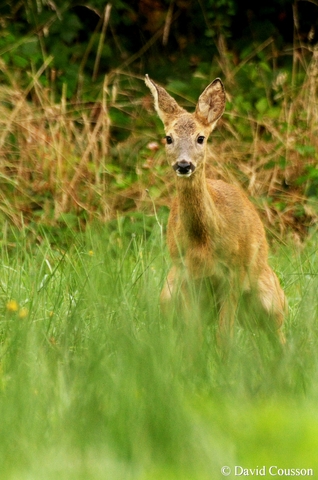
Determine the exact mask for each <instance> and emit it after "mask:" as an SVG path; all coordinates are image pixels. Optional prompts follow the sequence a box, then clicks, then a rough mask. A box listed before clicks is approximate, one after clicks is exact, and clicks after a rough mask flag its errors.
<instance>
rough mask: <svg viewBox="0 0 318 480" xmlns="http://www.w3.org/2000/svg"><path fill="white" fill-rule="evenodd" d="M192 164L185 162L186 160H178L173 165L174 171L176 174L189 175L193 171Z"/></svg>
mask: <svg viewBox="0 0 318 480" xmlns="http://www.w3.org/2000/svg"><path fill="white" fill-rule="evenodd" d="M194 168H195V167H194V165H193V164H192V163H191V162H187V161H186V160H181V161H180V162H176V163H175V164H174V166H173V169H174V170H175V172H177V174H178V175H189V173H192V172H193V171H194Z"/></svg>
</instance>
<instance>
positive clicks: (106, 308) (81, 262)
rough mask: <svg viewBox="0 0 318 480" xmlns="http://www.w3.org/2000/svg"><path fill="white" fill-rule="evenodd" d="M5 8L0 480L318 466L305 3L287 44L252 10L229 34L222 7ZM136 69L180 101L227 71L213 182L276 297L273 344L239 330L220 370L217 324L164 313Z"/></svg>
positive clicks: (153, 157) (317, 192)
mask: <svg viewBox="0 0 318 480" xmlns="http://www.w3.org/2000/svg"><path fill="white" fill-rule="evenodd" d="M9 3H10V2H9ZM9 3H8V2H7V4H6V13H5V15H3V16H2V28H3V34H1V38H0V56H1V61H0V77H1V82H0V83H1V84H0V186H1V188H0V246H1V249H0V418H1V421H0V480H2V479H3V480H43V479H45V480H56V479H59V480H81V479H83V480H105V479H107V480H108V479H110V480H208V479H209V480H210V479H212V480H220V479H222V478H226V477H228V478H236V477H244V478H245V477H247V476H259V477H263V478H272V477H283V476H306V477H308V476H309V477H310V476H317V475H318V456H317V451H318V409H317V400H318V324H317V318H318V296H317V291H318V255H317V251H318V240H317V219H318V208H317V198H318V173H317V172H318V169H317V151H318V141H317V139H318V135H317V132H318V107H317V106H318V92H317V80H318V50H317V46H316V45H315V43H313V39H314V37H315V35H316V33H315V30H314V29H311V30H308V32H307V34H306V35H307V36H306V35H305V33H304V31H305V30H304V27H303V26H302V22H301V18H302V17H301V16H300V17H299V18H300V21H299V18H298V16H297V8H299V11H301V8H302V6H303V5H307V4H310V2H300V1H299V2H297V1H295V2H293V15H294V21H293V22H292V23H291V24H290V27H291V31H292V30H293V28H294V34H293V35H294V39H293V43H292V45H291V44H287V43H284V40H283V37H280V35H278V33H279V31H278V33H277V32H276V34H275V30H271V29H268V25H269V24H268V22H263V17H262V19H261V20H262V21H260V22H259V23H258V22H257V20H258V18H257V15H255V17H254V20H255V21H254V20H253V18H252V16H251V15H250V13H248V16H249V18H248V19H247V20H248V21H247V24H246V25H247V26H251V27H253V28H252V30H251V33H250V37H249V36H248V32H247V30H246V29H245V33H246V35H245V36H244V35H242V34H241V24H240V22H239V21H237V18H241V17H236V13H237V14H240V15H243V16H244V15H245V12H243V9H241V8H240V6H239V5H238V3H237V4H236V2H232V1H225V2H219V3H220V8H217V9H216V8H215V2H212V0H211V1H209V2H169V7H168V3H167V2H154V3H155V7H156V8H153V6H152V3H151V2H150V3H151V8H149V11H148V13H147V10H144V13H143V14H141V13H142V11H140V10H139V5H140V6H141V7H143V6H145V5H146V6H147V4H148V3H149V2H129V5H128V2H127V5H126V2H112V5H110V4H108V3H107V5H105V2H102V1H101V0H100V1H99V0H98V1H96V0H95V2H90V4H91V3H92V4H94V5H95V7H94V8H92V7H91V6H90V5H82V6H79V5H77V4H76V5H75V7H74V5H73V2H67V3H65V2H61V8H60V9H59V8H56V7H55V3H56V4H58V2H44V0H40V1H38V2H32V1H30V2H19V4H18V5H17V7H16V8H15V7H14V8H13V7H12V9H11V6H10V5H9ZM150 3H149V5H150ZM280 3H284V4H285V3H286V4H287V3H288V2H280ZM62 4H63V5H62ZM137 4H138V5H137ZM205 4H206V5H207V8H208V7H209V8H208V10H207V12H208V13H209V15H210V16H208V15H206V14H205V10H204V8H203V7H204V5H205ZM311 4H312V5H314V4H313V3H312V2H311ZM222 5H223V7H224V5H225V7H228V8H229V12H228V11H227V9H225V10H224V11H223V10H222V8H223V7H222ZM255 5H256V4H255ZM287 6H288V8H289V5H287ZM287 6H286V12H287V14H288V15H289V14H290V10H288V9H287ZM73 7H74V8H73ZM78 7H80V8H78ZM128 7H129V8H128ZM137 7H138V8H137ZM192 7H193V8H194V10H191V8H192ZM221 7H222V8H221ZM234 7H235V8H234ZM251 8H252V7H251ZM262 8H263V10H261V11H262V12H263V13H264V15H265V13H266V11H268V12H271V10H270V8H268V5H267V3H264V5H263V7H262ZM273 8H274V12H275V16H276V17H277V21H278V23H277V25H278V27H280V26H281V20H284V18H285V17H284V16H282V15H281V14H284V12H285V10H284V9H282V10H280V9H278V8H277V5H276V4H275V6H274V7H273ZM282 8H283V6H282ZM290 8H291V6H290ZM313 8H314V7H313ZM81 9H82V13H81V15H79V13H80V12H79V10H81ZM167 9H168V10H167ZM173 9H175V14H174V15H173ZM233 9H234V10H233ZM9 10H10V11H11V13H10V11H9ZM201 10H202V11H201ZM232 10H233V11H232ZM256 10H258V6H257V8H256ZM8 12H9V13H8ZM193 12H194V13H193ZM195 12H197V13H196V14H195ZM231 12H232V13H231ZM235 12H236V13H235ZM248 12H250V10H249V11H248ZM158 14H159V16H158ZM94 15H95V16H96V18H95V16H94ZM264 15H263V16H264ZM288 15H287V16H286V19H287V20H286V21H288V18H289V17H288ZM86 17H87V18H86ZM97 17H98V18H97ZM139 17H140V18H139ZM145 17H147V18H148V21H147V23H145V22H144V19H145ZM214 17H215V18H216V20H218V21H217V22H215V18H214ZM311 17H312V15H309V13H308V18H309V20H310V21H311V20H312V19H311ZM138 18H139V23H138V22H137V23H136V21H137V20H138ZM273 18H274V17H273ZM306 18H307V17H306ZM178 19H179V20H180V22H179V20H178ZM189 19H191V21H190V20H189ZM226 19H227V20H229V19H232V20H231V22H233V24H232V25H233V28H227V27H226V25H231V24H228V23H227V22H226V21H224V20H226ZM86 20H87V22H86ZM158 22H159V23H158ZM250 22H252V23H250ZM308 22H309V21H308ZM108 24H109V25H108ZM185 25H188V26H189V29H190V30H191V32H192V35H185V34H184V26H185ZM238 25H239V27H240V32H239V33H238V36H239V37H238V39H239V42H238V41H237V39H236V37H235V35H234V33H235V32H233V35H234V36H233V39H232V37H231V36H232V30H233V29H234V27H235V28H237V26H238ZM261 25H263V27H262V28H261ZM306 25H307V23H306V24H305V27H306ZM308 25H309V27H308V28H310V25H311V23H310V22H309V23H308ZM308 25H307V26H308ZM222 26H223V27H222ZM88 27H89V28H88ZM278 27H277V28H278ZM300 27H302V29H300ZM149 28H150V30H149V31H148V29H149ZM222 28H223V29H224V30H222ZM306 28H307V27H306ZM219 29H220V30H219ZM267 30H268V31H267ZM169 31H170V40H169V38H168V37H169ZM271 31H273V32H274V33H273V34H271V33H270V32H271ZM258 33H260V37H258ZM126 35H127V38H126V37H125V36H126ZM264 35H265V37H264ZM263 37H264V38H263ZM164 42H166V44H165V43H164ZM169 42H170V43H169ZM227 42H228V43H227ZM139 43H140V47H138V44H139ZM147 72H148V73H149V75H150V76H151V77H152V78H153V79H154V80H155V81H157V82H158V83H161V84H162V85H164V86H165V88H166V89H167V91H168V92H169V93H171V95H173V96H174V97H175V98H176V99H177V100H178V102H179V103H180V105H182V106H184V107H185V108H187V109H189V110H191V109H192V110H193V108H194V106H195V103H196V100H197V98H198V95H199V94H200V93H201V92H202V90H203V89H204V88H205V87H206V85H208V83H210V81H211V80H213V79H214V78H215V77H217V76H219V77H221V78H222V80H224V83H225V87H226V91H227V106H226V111H225V115H224V117H223V118H222V121H220V123H219V125H218V127H217V130H216V131H215V132H214V133H213V138H212V141H211V143H212V145H213V148H211V150H210V152H209V157H208V164H209V174H211V175H213V176H214V177H216V178H221V179H224V180H226V181H229V182H231V183H236V184H239V185H241V186H242V188H243V189H244V190H245V191H246V193H247V194H248V195H249V197H250V198H251V200H252V201H253V202H254V203H255V204H256V206H257V208H258V211H259V212H260V215H261V218H262V220H263V222H264V225H265V227H266V231H267V234H268V238H269V242H270V264H271V266H272V267H273V269H274V270H275V272H276V273H277V275H278V277H279V279H280V282H281V284H282V286H283V288H284V290H285V292H286V295H287V298H288V302H289V315H288V317H287V318H286V323H285V333H286V338H287V345H286V348H285V350H284V352H282V353H281V352H277V351H275V350H274V349H273V346H272V345H271V344H270V343H269V341H268V339H267V338H266V336H265V335H264V334H263V333H262V332H257V331H256V332H250V331H247V330H244V329H242V328H241V327H240V326H239V325H237V326H236V330H235V340H234V344H233V347H232V349H231V352H230V354H229V358H228V359H227V361H224V360H222V359H221V358H220V355H219V352H218V351H217V349H216V343H215V324H216V322H215V318H213V314H211V319H210V320H211V321H210V322H209V323H206V322H205V319H204V321H203V320H202V319H201V318H200V317H198V316H197V315H196V313H194V314H193V324H190V325H189V324H188V325H187V326H185V325H184V322H183V319H182V318H180V317H179V316H178V315H172V316H171V318H164V317H163V316H162V314H161V312H160V308H159V295H160V291H161V288H162V285H163V282H164V279H165V276H166V274H167V272H168V270H169V266H170V260H169V255H168V252H167V248H166V245H165V227H166V223H167V217H168V207H169V204H170V203H171V198H172V196H173V195H174V192H175V187H174V178H173V176H172V175H171V169H170V168H169V167H168V166H167V162H166V159H165V154H164V145H163V141H162V140H163V129H162V125H161V122H160V120H159V119H158V118H157V117H156V115H155V113H154V109H153V101H152V98H151V96H150V94H149V92H148V91H147V89H146V87H145V85H144V75H145V73H147ZM207 316H208V315H207ZM199 331H200V334H198V332H199Z"/></svg>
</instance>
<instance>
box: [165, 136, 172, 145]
mask: <svg viewBox="0 0 318 480" xmlns="http://www.w3.org/2000/svg"><path fill="white" fill-rule="evenodd" d="M166 142H167V144H168V145H171V143H172V137H170V135H167V136H166Z"/></svg>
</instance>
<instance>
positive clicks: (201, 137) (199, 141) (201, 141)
mask: <svg viewBox="0 0 318 480" xmlns="http://www.w3.org/2000/svg"><path fill="white" fill-rule="evenodd" d="M204 138H205V137H204V136H203V135H200V136H199V137H198V138H197V142H198V143H199V144H200V145H202V143H203V142H204Z"/></svg>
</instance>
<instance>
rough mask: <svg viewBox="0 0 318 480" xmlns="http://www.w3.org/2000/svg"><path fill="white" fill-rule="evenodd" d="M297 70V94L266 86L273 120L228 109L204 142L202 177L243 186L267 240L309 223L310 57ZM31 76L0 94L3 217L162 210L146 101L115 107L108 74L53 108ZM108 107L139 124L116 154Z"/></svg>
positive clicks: (300, 231) (165, 196) (316, 144)
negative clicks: (208, 143)
mask: <svg viewBox="0 0 318 480" xmlns="http://www.w3.org/2000/svg"><path fill="white" fill-rule="evenodd" d="M306 72H307V73H306V76H305V80H304V81H303V83H302V85H301V87H300V88H298V89H295V88H293V86H291V85H287V83H286V79H284V78H277V81H276V84H275V85H273V89H274V90H275V92H274V93H275V95H276V100H277V103H278V104H279V106H280V112H279V115H278V116H277V115H276V117H275V118H274V119H273V118H270V117H266V115H264V116H263V117H262V118H261V119H260V118H254V117H253V115H252V114H251V115H249V116H248V117H246V118H243V117H242V115H241V114H240V113H239V112H238V111H237V110H236V108H235V103H233V105H234V106H232V109H231V110H230V111H227V114H226V115H225V117H224V120H223V121H222V123H221V125H220V126H219V127H218V129H217V131H216V132H215V134H214V135H213V139H212V143H213V148H211V154H210V160H209V164H210V168H211V173H210V174H211V175H214V176H218V177H219V178H223V179H225V180H227V181H230V182H234V183H239V184H241V185H243V188H245V190H246V191H247V192H248V193H249V194H250V196H251V197H253V198H254V199H255V202H256V203H257V205H258V207H259V209H260V211H261V213H262V215H263V220H264V221H265V222H266V224H267V226H268V227H269V228H270V229H271V230H272V231H273V233H275V235H279V236H285V235H286V233H287V232H292V234H293V235H294V236H295V237H296V238H297V239H301V238H303V237H304V236H305V235H306V234H307V232H308V229H309V228H310V227H311V226H313V225H314V224H315V223H316V221H317V196H312V197H311V198H308V196H307V192H308V188H309V186H310V182H311V180H310V178H309V177H308V178H306V175H307V173H306V172H308V166H311V167H312V168H315V167H316V165H317V154H316V151H317V148H318V135H317V133H318V97H317V78H318V50H315V51H313V52H312V57H311V62H310V64H309V65H308V67H307V70H306ZM38 73H39V72H38ZM40 73H41V72H40ZM40 73H39V74H40ZM39 74H37V75H35V76H34V78H33V79H32V81H31V82H30V85H29V87H28V88H27V89H26V90H24V91H23V90H20V89H19V88H18V87H17V85H16V84H14V82H12V86H11V87H5V86H2V87H1V88H0V182H1V193H0V210H1V212H2V214H3V215H4V216H5V217H6V218H9V219H10V221H12V222H13V223H14V224H16V225H20V224H21V222H22V221H23V222H27V221H33V220H36V221H39V220H40V221H41V222H43V223H48V224H56V223H57V222H58V221H59V220H60V219H61V217H63V215H65V214H73V215H74V216H77V217H78V218H82V219H83V221H84V222H86V221H89V220H90V219H92V218H98V219H100V220H102V221H106V220H108V219H111V218H113V217H114V216H115V215H117V214H118V212H119V213H122V212H127V211H134V210H143V211H145V212H148V213H151V212H153V209H154V205H155V206H156V207H158V206H161V205H168V206H169V204H170V199H171V197H172V196H173V194H174V178H173V175H171V171H170V169H169V168H168V167H167V165H166V161H165V156H164V145H163V143H162V142H161V140H160V139H161V135H162V131H161V132H157V131H155V130H154V127H153V123H152V121H153V120H152V118H153V112H152V105H151V102H150V100H149V96H148V94H145V95H144V96H143V97H140V96H139V98H140V99H139V100H136V101H135V105H134V106H133V107H132V106H130V107H129V102H130V98H131V97H129V95H127V98H126V99H125V102H126V103H125V102H123V101H122V100H118V95H117V93H116V89H117V78H118V75H117V76H116V74H113V75H112V76H111V77H106V78H105V82H104V85H103V86H102V87H101V91H100V95H99V100H98V101H96V102H95V103H90V104H84V103H80V102H77V103H74V104H71V103H68V102H67V101H66V95H65V92H64V94H63V95H62V98H61V100H60V101H59V102H56V101H55V100H54V98H53V97H52V93H51V92H50V91H48V90H47V89H45V88H44V87H43V86H41V84H40V83H39V81H38V77H39ZM134 81H135V80H134ZM108 82H109V83H111V88H112V90H111V91H110V87H109V85H108ZM140 85H142V83H141V82H140ZM140 88H142V86H141V87H140ZM120 93H122V94H125V92H120ZM121 98H123V95H122V97H121ZM127 105H128V106H127ZM109 108H117V109H118V110H121V111H122V113H123V114H125V109H126V110H127V115H128V114H129V115H131V112H132V108H136V109H137V110H138V114H136V115H139V114H140V112H142V116H143V117H144V118H143V119H142V120H140V119H139V124H138V126H137V127H136V128H135V129H134V130H132V131H131V132H130V135H129V136H128V137H127V138H126V140H125V141H122V142H119V143H118V144H117V145H116V146H115V147H114V146H112V145H111V140H112V136H113V133H112V132H113V130H112V125H111V120H110V115H109ZM129 108H130V110H129ZM236 122H240V124H241V125H242V124H243V125H244V128H245V131H246V132H247V135H246V136H245V135H243V134H240V133H238V131H237V129H236V127H235V125H236ZM116 128H120V125H117V126H116ZM308 146H309V147H310V149H309V150H308V149H307V150H306V148H303V149H302V147H308ZM114 152H115V153H116V155H115V156H116V159H115V157H114ZM304 152H305V153H304ZM308 152H309V154H308ZM310 152H311V154H310ZM118 159H119V161H118ZM281 159H284V162H283V163H282V161H281ZM126 164H127V165H129V166H127V165H126ZM110 166H114V169H113V168H111V167H110ZM128 171H129V175H130V176H129V179H128V173H127V172H128ZM301 177H303V181H302V182H300V181H299V179H300V178H301ZM125 179H126V181H125ZM316 193H317V192H316Z"/></svg>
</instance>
